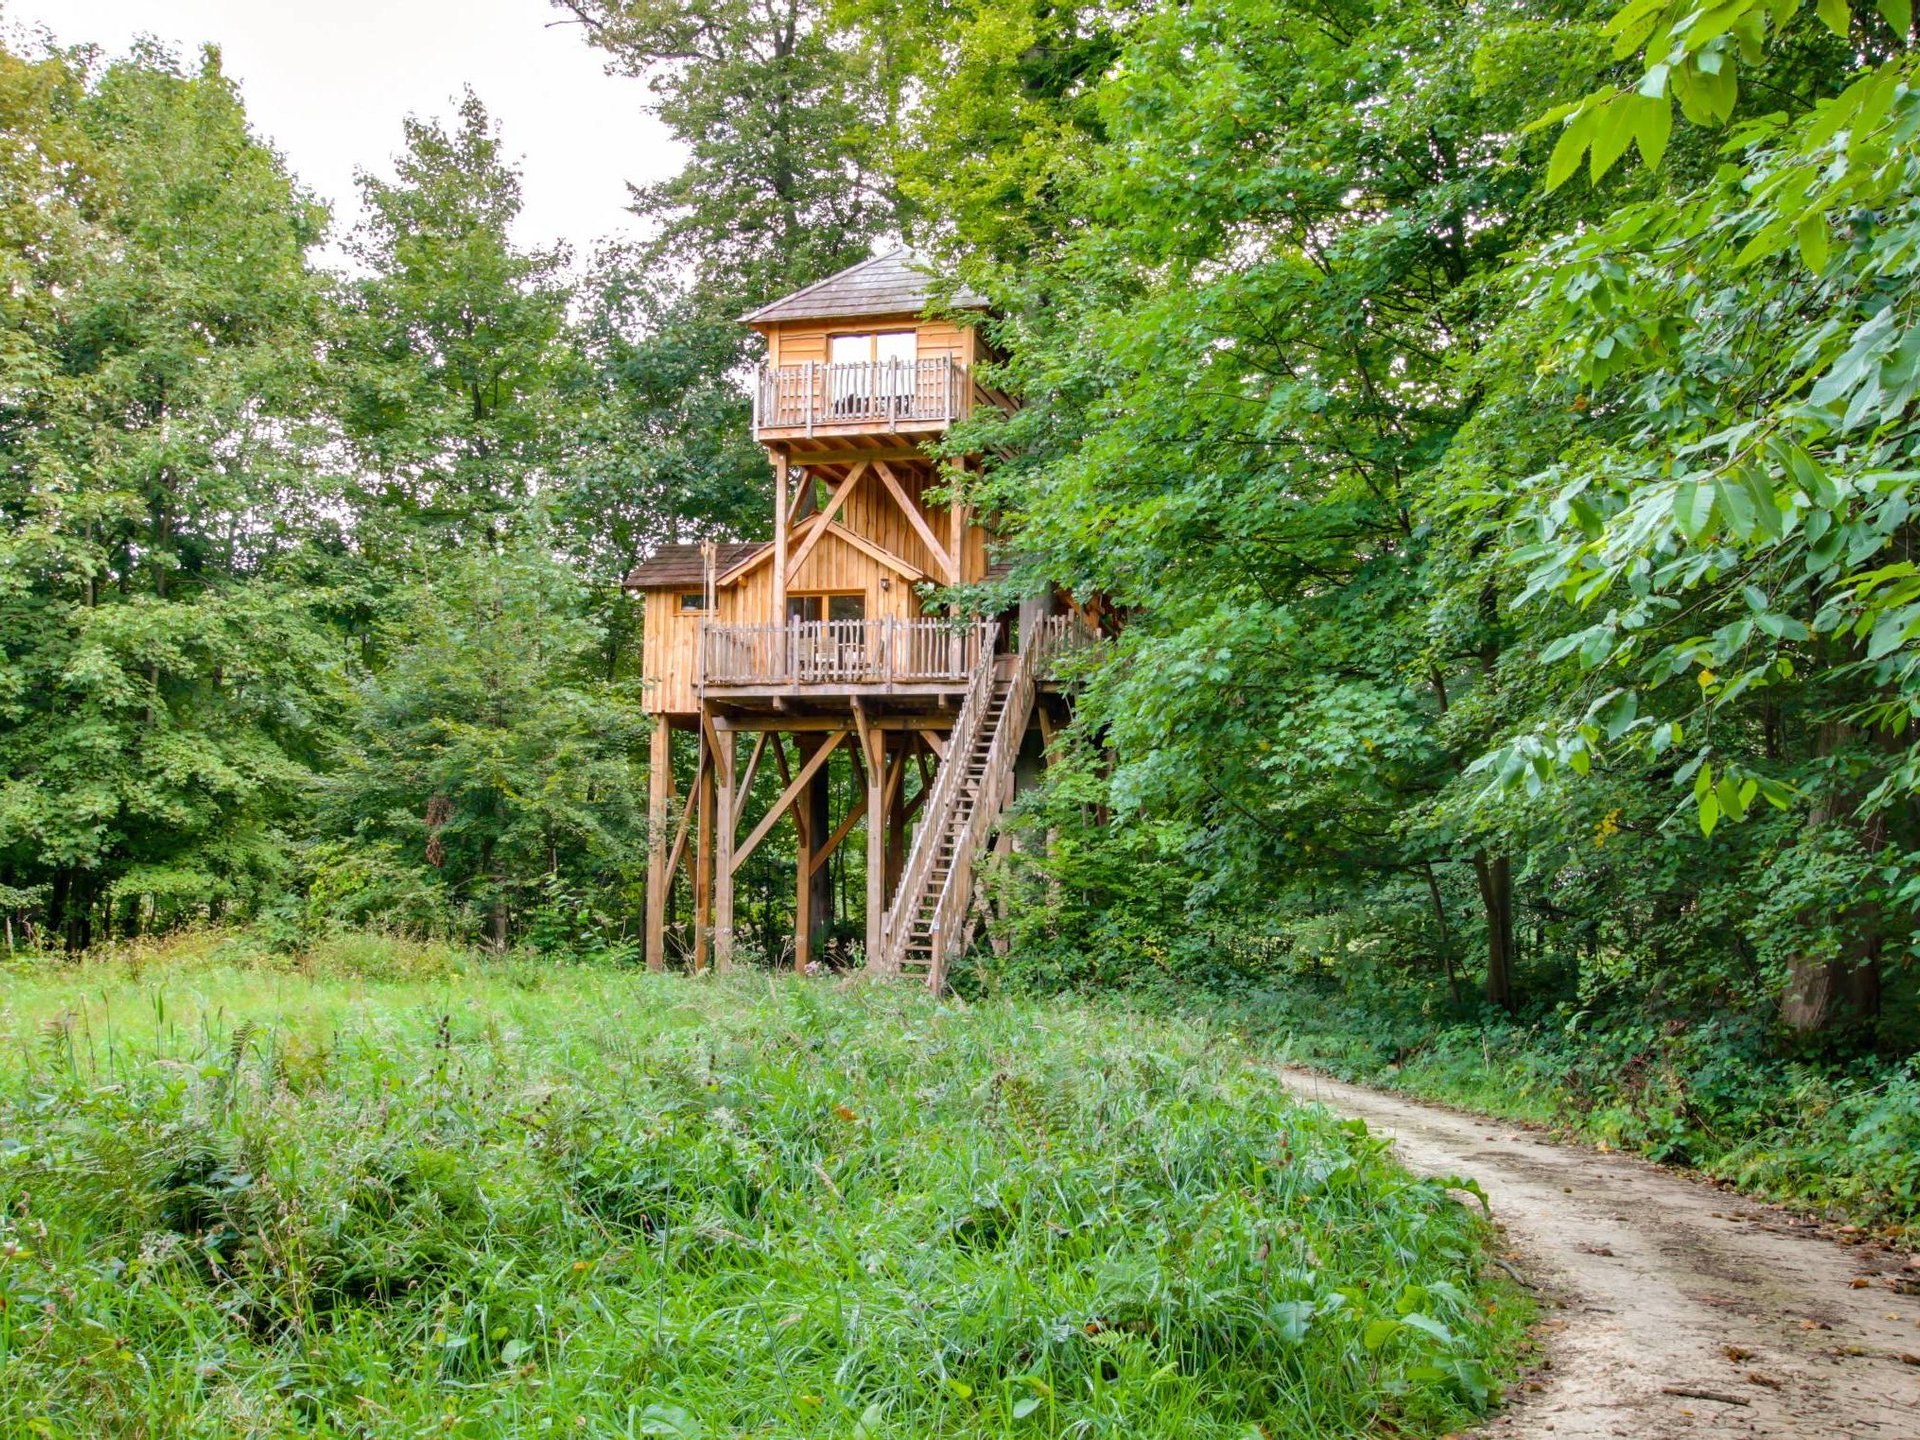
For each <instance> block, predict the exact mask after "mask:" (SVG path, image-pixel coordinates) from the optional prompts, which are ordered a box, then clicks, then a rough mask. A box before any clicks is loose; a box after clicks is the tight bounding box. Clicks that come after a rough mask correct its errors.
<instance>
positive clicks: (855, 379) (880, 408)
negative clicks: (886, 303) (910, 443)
mask: <svg viewBox="0 0 1920 1440" xmlns="http://www.w3.org/2000/svg"><path fill="white" fill-rule="evenodd" d="M919 354H920V337H919V335H918V334H917V333H915V332H914V331H912V330H879V331H873V332H869V333H865V334H859V335H833V336H829V337H828V340H827V359H828V361H829V362H831V364H832V365H833V366H834V367H835V368H834V369H833V370H832V371H830V372H829V373H830V374H831V375H832V376H833V396H832V399H833V410H834V413H835V414H836V415H844V416H848V417H850V418H860V417H862V416H871V415H888V414H893V413H895V412H904V411H905V409H906V408H907V406H908V404H909V403H910V402H911V401H912V399H913V379H914V361H915V360H916V359H917V358H918V357H919Z"/></svg>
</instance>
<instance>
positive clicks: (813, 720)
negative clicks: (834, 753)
mask: <svg viewBox="0 0 1920 1440" xmlns="http://www.w3.org/2000/svg"><path fill="white" fill-rule="evenodd" d="M867 723H868V724H869V725H871V726H873V728H874V729H876V730H918V731H933V730H950V729H952V728H953V719H952V717H951V716H947V715H870V716H868V717H867ZM713 727H714V729H715V730H717V731H719V732H720V733H721V734H723V735H724V734H726V733H727V732H728V731H737V732H739V733H741V734H747V735H751V734H754V733H755V732H757V731H761V730H779V731H782V732H784V733H787V734H793V733H800V734H806V733H809V732H812V731H817V730H844V729H846V728H847V722H846V721H845V720H844V719H842V718H841V717H839V716H836V715H780V716H757V715H756V716H746V717H735V718H729V717H727V716H724V715H722V716H716V717H715V719H714V721H713Z"/></svg>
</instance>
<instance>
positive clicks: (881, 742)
mask: <svg viewBox="0 0 1920 1440" xmlns="http://www.w3.org/2000/svg"><path fill="white" fill-rule="evenodd" d="M853 703H854V705H855V706H856V707H857V706H858V705H859V704H860V702H859V701H858V700H855V701H854V702H853ZM855 714H856V715H857V716H860V718H861V719H862V721H863V723H862V724H861V727H860V741H861V744H860V750H861V755H862V758H863V759H864V760H865V761H866V769H867V968H868V969H870V970H871V969H877V968H879V966H880V965H881V964H882V963H883V961H882V953H883V952H884V950H885V949H886V945H885V941H884V937H883V927H884V926H885V924H886V918H887V795H886V788H887V752H886V748H885V747H886V743H887V742H886V732H885V731H883V730H875V729H873V728H871V727H870V726H868V725H866V724H865V723H864V719H865V717H864V715H861V714H860V712H859V711H858V710H857V709H856V711H855Z"/></svg>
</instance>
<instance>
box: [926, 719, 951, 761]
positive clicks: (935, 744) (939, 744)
mask: <svg viewBox="0 0 1920 1440" xmlns="http://www.w3.org/2000/svg"><path fill="white" fill-rule="evenodd" d="M920 738H921V739H922V740H924V741H926V742H927V748H928V749H929V750H931V751H933V753H934V754H935V755H938V756H939V757H940V758H941V759H942V760H945V759H946V758H947V737H946V736H944V735H942V734H940V733H939V731H937V730H935V729H933V728H932V727H931V726H929V727H928V728H927V729H925V730H922V731H921V732H920Z"/></svg>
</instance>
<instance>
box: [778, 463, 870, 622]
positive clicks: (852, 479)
mask: <svg viewBox="0 0 1920 1440" xmlns="http://www.w3.org/2000/svg"><path fill="white" fill-rule="evenodd" d="M867 468H868V467H867V462H866V461H864V460H862V461H861V462H860V463H859V464H858V465H856V466H854V467H853V469H851V470H849V471H848V472H847V478H846V479H844V480H842V481H841V482H840V488H839V489H837V490H835V491H834V492H833V498H832V499H831V500H829V501H828V502H827V508H826V509H824V510H822V511H821V512H820V513H819V514H818V515H816V516H814V517H813V518H812V519H811V520H810V521H809V522H808V528H807V538H806V539H804V540H802V541H801V542H800V548H799V550H798V551H796V552H795V553H794V554H793V555H792V557H791V558H790V559H789V560H788V562H787V580H788V583H792V580H793V577H794V576H796V575H798V574H799V573H800V569H801V567H802V566H803V565H805V564H806V563H807V557H808V556H809V555H811V554H813V547H814V546H816V545H818V544H819V543H820V537H821V536H822V535H825V534H826V533H827V530H828V527H830V526H831V525H832V524H833V517H834V516H836V515H838V514H839V513H840V507H841V506H842V505H845V504H846V503H847V497H848V496H849V495H851V494H853V487H854V486H856V485H858V484H859V483H860V477H861V476H862V475H865V474H866V473H867ZM780 623H782V624H784V623H786V616H785V615H784V614H783V615H782V616H781V617H780Z"/></svg>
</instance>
